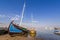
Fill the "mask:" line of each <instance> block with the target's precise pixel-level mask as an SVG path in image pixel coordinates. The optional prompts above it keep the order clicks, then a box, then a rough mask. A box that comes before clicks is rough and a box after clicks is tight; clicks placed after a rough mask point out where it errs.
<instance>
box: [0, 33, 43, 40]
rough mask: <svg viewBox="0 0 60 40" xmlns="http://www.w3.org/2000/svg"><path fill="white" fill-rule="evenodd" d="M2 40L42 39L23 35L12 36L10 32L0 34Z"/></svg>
mask: <svg viewBox="0 0 60 40" xmlns="http://www.w3.org/2000/svg"><path fill="white" fill-rule="evenodd" d="M0 40H42V39H41V38H28V37H21V36H15V37H11V36H10V35H9V34H6V35H0Z"/></svg>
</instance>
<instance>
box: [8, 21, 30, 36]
mask: <svg viewBox="0 0 60 40" xmlns="http://www.w3.org/2000/svg"><path fill="white" fill-rule="evenodd" d="M8 32H9V34H10V35H11V36H13V35H14V36H15V35H25V36H27V35H28V32H29V30H27V29H26V28H23V27H21V26H18V25H17V24H15V23H13V21H12V22H11V23H10V25H9V28H8Z"/></svg>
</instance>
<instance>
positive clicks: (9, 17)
mask: <svg viewBox="0 0 60 40" xmlns="http://www.w3.org/2000/svg"><path fill="white" fill-rule="evenodd" d="M0 18H7V19H9V20H19V19H20V16H19V15H15V16H9V15H1V14H0Z"/></svg>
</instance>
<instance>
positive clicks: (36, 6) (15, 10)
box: [0, 0, 60, 25]
mask: <svg viewBox="0 0 60 40" xmlns="http://www.w3.org/2000/svg"><path fill="white" fill-rule="evenodd" d="M24 3H25V5H26V7H25V11H24V17H23V23H31V22H32V20H31V14H32V15H33V21H36V22H34V23H38V24H41V25H45V24H46V25H49V24H52V25H53V24H56V25H57V24H58V25H60V0H0V22H1V23H8V22H10V21H11V20H13V19H14V20H16V21H18V22H20V19H21V15H22V9H23V5H24Z"/></svg>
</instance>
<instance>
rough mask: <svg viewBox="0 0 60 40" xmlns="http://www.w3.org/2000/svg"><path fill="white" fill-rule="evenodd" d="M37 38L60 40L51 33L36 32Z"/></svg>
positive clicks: (59, 37)
mask: <svg viewBox="0 0 60 40" xmlns="http://www.w3.org/2000/svg"><path fill="white" fill-rule="evenodd" d="M37 37H38V38H43V39H44V40H60V35H56V34H54V33H53V32H48V31H47V32H40V31H38V32H37Z"/></svg>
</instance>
